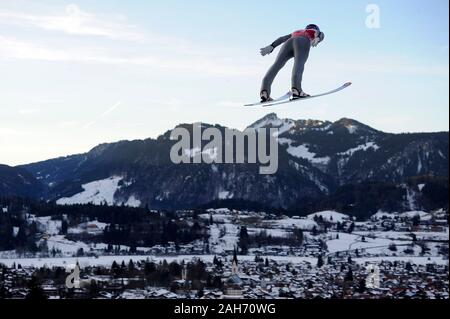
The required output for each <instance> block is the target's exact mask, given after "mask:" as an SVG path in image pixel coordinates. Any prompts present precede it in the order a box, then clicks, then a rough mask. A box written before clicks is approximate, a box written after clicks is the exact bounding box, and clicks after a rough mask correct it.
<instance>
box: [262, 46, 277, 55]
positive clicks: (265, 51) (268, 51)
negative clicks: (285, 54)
mask: <svg viewBox="0 0 450 319" xmlns="http://www.w3.org/2000/svg"><path fill="white" fill-rule="evenodd" d="M273 50H275V48H274V47H273V46H272V45H269V46H267V47H265V48H262V49H261V55H262V56H266V55H268V54H271V53H272V52H273Z"/></svg>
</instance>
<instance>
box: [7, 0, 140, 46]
mask: <svg viewBox="0 0 450 319" xmlns="http://www.w3.org/2000/svg"><path fill="white" fill-rule="evenodd" d="M0 23H3V24H14V25H23V26H34V27H38V28H40V29H43V30H47V31H59V32H64V33H66V34H70V35H85V36H98V37H106V38H111V39H122V40H132V41H140V40H143V38H144V35H143V34H142V33H140V32H139V31H137V28H136V27H135V26H133V25H130V24H127V23H124V22H121V21H114V22H111V21H109V20H106V19H102V18H100V17H97V16H96V15H95V14H93V13H89V12H85V11H83V10H81V9H80V7H78V6H77V5H75V4H70V5H67V6H66V7H65V10H64V12H61V13H59V14H54V15H39V14H27V13H19V12H11V11H0Z"/></svg>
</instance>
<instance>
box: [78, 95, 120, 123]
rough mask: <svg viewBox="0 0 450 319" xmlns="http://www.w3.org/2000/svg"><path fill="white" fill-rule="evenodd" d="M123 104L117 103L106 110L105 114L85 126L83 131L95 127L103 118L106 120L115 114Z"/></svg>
mask: <svg viewBox="0 0 450 319" xmlns="http://www.w3.org/2000/svg"><path fill="white" fill-rule="evenodd" d="M121 103H122V102H121V101H118V102H117V103H115V104H114V105H113V106H111V107H110V108H108V109H107V110H105V111H104V112H103V113H101V114H100V115H99V116H98V117H97V118H96V119H95V120H93V121H91V122H89V123H87V124H86V125H84V126H83V129H88V128H90V127H92V126H94V125H95V124H96V123H97V121H99V120H100V119H102V118H105V117H106V116H107V115H108V114H110V113H112V112H114V110H116V109H117V108H118V107H119V106H120V104H121Z"/></svg>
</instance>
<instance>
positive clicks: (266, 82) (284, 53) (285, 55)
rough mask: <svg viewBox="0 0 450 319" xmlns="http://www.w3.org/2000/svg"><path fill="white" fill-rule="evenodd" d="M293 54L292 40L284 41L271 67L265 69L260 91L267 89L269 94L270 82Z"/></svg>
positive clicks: (270, 89)
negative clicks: (267, 69)
mask: <svg viewBox="0 0 450 319" xmlns="http://www.w3.org/2000/svg"><path fill="white" fill-rule="evenodd" d="M293 56H294V52H293V49H292V41H288V42H286V43H285V44H284V45H283V47H282V48H281V50H280V53H279V54H278V56H277V59H276V60H275V63H274V64H273V65H272V67H271V68H270V69H269V71H267V73H266V75H265V76H264V79H263V81H262V85H261V92H262V91H267V93H268V94H269V96H270V93H271V91H272V83H273V81H274V80H275V77H276V76H277V74H278V72H280V70H281V69H282V68H283V67H284V66H285V65H286V63H287V62H288V61H289V60H290V59H291V58H292V57H293Z"/></svg>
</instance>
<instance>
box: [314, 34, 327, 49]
mask: <svg viewBox="0 0 450 319" xmlns="http://www.w3.org/2000/svg"><path fill="white" fill-rule="evenodd" d="M324 39H325V34H324V33H323V32H320V33H319V34H318V35H317V36H316V38H315V39H314V40H312V43H311V45H312V46H313V47H316V46H318V45H319V43H320V42H322V41H323V40H324Z"/></svg>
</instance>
